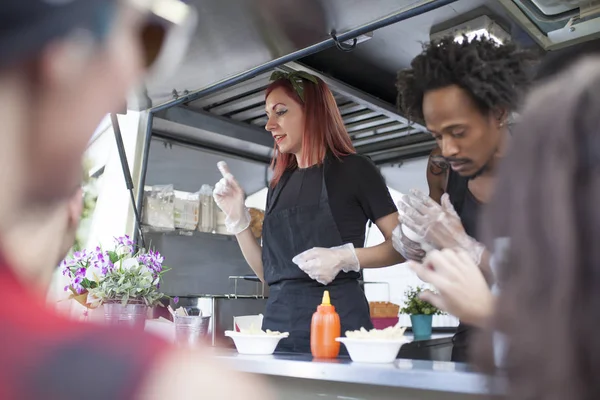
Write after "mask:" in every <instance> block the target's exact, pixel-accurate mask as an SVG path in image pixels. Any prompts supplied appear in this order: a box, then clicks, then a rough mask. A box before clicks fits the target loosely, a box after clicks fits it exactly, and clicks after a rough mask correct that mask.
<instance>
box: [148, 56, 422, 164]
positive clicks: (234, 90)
mask: <svg viewBox="0 0 600 400" xmlns="http://www.w3.org/2000/svg"><path fill="white" fill-rule="evenodd" d="M279 69H281V70H284V71H306V72H309V73H311V74H313V75H316V76H319V77H320V78H321V79H323V80H324V81H325V82H326V83H327V84H328V86H329V87H330V88H331V90H332V92H333V94H334V97H335V98H336V100H337V102H338V103H339V104H342V105H341V106H340V111H341V112H342V113H343V120H344V124H345V125H346V130H347V131H348V132H349V134H350V136H351V137H352V138H353V139H354V141H355V145H356V147H357V150H358V151H359V152H361V153H364V154H367V155H371V153H373V154H377V155H378V157H380V158H381V159H387V157H384V155H382V152H383V153H385V150H386V148H388V147H389V150H390V151H393V152H394V159H396V158H397V154H396V153H397V150H398V147H399V146H400V145H402V144H406V145H412V144H414V143H416V142H427V146H429V142H431V136H430V135H429V134H428V133H425V134H424V132H426V130H425V128H423V127H422V126H420V125H417V124H413V125H409V124H408V121H407V120H406V118H404V117H403V116H402V115H400V114H399V113H398V112H397V111H396V109H395V107H394V106H392V105H391V104H388V103H386V102H384V101H382V100H380V99H377V98H375V97H373V96H370V95H369V94H367V93H364V92H361V91H359V90H357V89H355V88H352V87H350V86H348V85H346V84H344V83H343V82H340V81H337V80H335V79H332V78H331V77H328V76H326V75H324V74H322V73H320V72H319V71H316V70H313V69H311V68H309V67H306V66H304V65H302V64H299V63H295V62H294V63H288V64H285V65H283V66H282V67H281V68H279ZM269 77H270V71H269V72H268V73H264V74H262V75H260V77H256V78H253V79H252V80H250V81H249V82H242V83H240V84H238V85H235V86H233V87H230V88H226V89H223V90H221V91H218V92H216V93H213V94H212V95H211V96H209V97H210V98H209V99H205V98H200V99H198V100H195V101H192V102H190V103H189V104H188V105H187V106H185V107H183V106H178V107H172V108H167V109H166V110H164V111H160V112H158V115H157V116H158V117H159V118H161V120H160V121H159V122H158V126H159V127H160V126H161V125H164V124H166V123H175V124H178V125H185V126H188V127H192V128H194V129H196V130H197V131H194V132H195V133H194V134H193V135H191V133H190V132H188V134H187V136H186V140H192V141H197V142H203V143H204V145H209V146H211V148H218V147H219V146H221V147H227V146H230V145H233V144H235V143H238V142H236V141H240V140H243V141H246V142H248V143H250V144H251V145H252V146H253V147H246V148H245V150H244V151H245V153H246V154H249V153H252V155H253V157H256V158H262V159H266V158H265V155H266V154H267V152H268V151H271V150H272V147H273V139H272V137H271V135H270V134H269V133H268V132H267V131H266V130H265V129H264V125H265V124H266V122H267V119H266V117H265V110H264V107H265V102H264V88H265V87H266V86H267V85H268V84H269ZM257 88H260V90H257ZM163 130H164V127H163ZM205 132H212V133H213V135H214V134H215V133H217V134H219V133H220V134H222V135H223V136H224V137H225V140H226V141H229V142H227V146H225V142H223V143H222V144H221V145H219V144H218V143H217V142H215V141H214V140H213V137H212V136H210V135H206V134H205ZM173 133H174V132H173V131H171V132H170V134H171V135H173ZM171 137H172V136H171ZM207 140H209V142H210V143H208V144H207V143H206V141H207ZM232 140H234V141H233V142H232ZM248 143H247V144H248ZM215 146H217V147H215ZM418 150H419V151H420V148H419V149H418ZM223 151H225V152H231V151H232V150H228V149H227V148H223ZM233 151H234V152H235V153H236V154H239V151H237V150H236V149H234V150H233ZM419 154H420V153H419Z"/></svg>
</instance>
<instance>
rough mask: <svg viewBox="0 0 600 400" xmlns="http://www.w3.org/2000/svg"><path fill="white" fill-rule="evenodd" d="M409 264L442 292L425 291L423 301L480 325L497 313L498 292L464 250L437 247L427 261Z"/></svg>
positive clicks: (421, 296) (421, 277)
mask: <svg viewBox="0 0 600 400" xmlns="http://www.w3.org/2000/svg"><path fill="white" fill-rule="evenodd" d="M409 266H410V268H411V269H412V270H413V271H414V272H416V274H417V276H418V277H419V279H421V280H422V281H424V282H427V283H429V284H431V285H432V286H433V287H434V288H435V290H436V291H437V292H438V293H433V292H431V291H425V292H422V293H421V295H420V298H421V299H422V300H425V301H426V302H428V303H431V304H432V305H434V306H436V307H437V308H439V309H440V310H443V311H446V312H448V313H449V314H452V315H454V316H456V317H458V318H459V319H460V320H461V321H463V322H466V323H468V324H472V325H476V326H482V325H483V324H484V323H485V321H486V319H487V318H488V317H490V316H491V315H492V314H493V311H494V295H493V294H492V291H491V290H490V288H489V287H488V284H487V283H486V280H485V278H484V276H483V274H482V273H481V270H480V269H479V267H478V266H477V265H476V264H475V263H474V262H473V260H472V259H471V256H470V255H469V254H468V253H467V252H465V251H464V250H462V249H444V250H441V251H440V250H433V251H431V252H429V253H427V256H426V257H425V259H424V260H423V263H417V262H411V263H410V264H409Z"/></svg>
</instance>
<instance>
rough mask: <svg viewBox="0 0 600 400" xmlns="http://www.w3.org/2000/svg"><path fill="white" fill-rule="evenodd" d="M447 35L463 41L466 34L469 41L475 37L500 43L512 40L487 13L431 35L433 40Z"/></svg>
mask: <svg viewBox="0 0 600 400" xmlns="http://www.w3.org/2000/svg"><path fill="white" fill-rule="evenodd" d="M446 36H454V40H455V41H456V42H458V43H462V41H463V40H464V38H465V36H466V38H467V40H468V41H471V40H473V39H475V38H479V37H486V38H488V39H492V40H494V41H495V42H496V43H498V44H503V43H506V42H507V41H510V35H509V34H508V32H506V31H505V30H504V29H502V28H501V27H500V25H498V24H497V23H496V22H494V21H493V20H492V19H491V18H490V17H488V16H487V15H482V16H480V17H477V18H475V19H472V20H470V21H468V22H465V23H462V24H460V25H457V26H455V27H452V28H449V29H444V30H443V31H439V32H435V33H432V34H430V35H429V37H430V39H431V40H432V41H434V40H439V39H441V38H443V37H446Z"/></svg>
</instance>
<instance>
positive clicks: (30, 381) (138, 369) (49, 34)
mask: <svg viewBox="0 0 600 400" xmlns="http://www.w3.org/2000/svg"><path fill="white" fill-rule="evenodd" d="M148 4H149V3H148V2H140V1H117V0H73V1H49V0H45V1H42V0H4V1H3V2H2V6H3V7H2V9H1V10H0V88H2V89H1V90H0V120H1V121H2V124H3V127H2V128H3V129H2V134H1V135H0V187H1V188H2V191H1V195H0V324H1V326H2V328H1V329H0V342H1V343H3V350H2V353H1V355H0V398H2V399H40V398H48V399H84V398H85V399H146V398H151V399H153V398H156V399H161V398H178V399H179V398H197V397H198V394H199V393H201V395H202V397H203V398H207V399H216V398H219V399H220V398H235V397H238V396H239V394H240V393H243V394H244V397H245V398H250V399H256V398H259V397H258V396H260V399H264V398H269V395H268V393H267V392H266V390H265V388H264V387H263V386H262V385H260V382H257V381H255V380H249V379H248V378H247V377H246V376H245V375H241V376H240V375H237V374H234V373H232V372H229V371H227V370H226V369H224V368H223V367H222V366H219V365H218V364H217V363H216V362H215V361H214V360H210V359H208V358H207V357H206V355H203V353H202V352H201V351H199V350H194V351H191V350H187V351H180V350H174V349H171V347H170V346H168V345H167V344H166V343H164V342H163V341H161V340H159V339H158V338H155V337H152V336H147V335H145V334H142V333H139V332H134V331H130V330H126V329H117V328H109V327H101V326H94V325H91V324H80V323H76V322H73V321H70V320H68V319H64V318H61V317H59V316H58V315H56V314H55V313H54V312H53V311H52V310H50V309H49V308H47V306H46V304H45V302H44V296H43V287H44V286H45V285H47V283H48V278H49V277H50V275H51V270H52V269H53V268H54V267H55V265H54V264H55V262H56V261H57V260H56V258H57V257H59V256H60V254H59V253H60V252H62V251H63V250H64V248H61V246H63V245H64V243H63V240H62V239H63V238H65V236H64V233H65V232H66V230H68V229H69V226H70V225H71V224H72V223H73V221H72V220H71V219H72V214H77V209H76V208H73V209H72V210H71V211H69V210H70V209H71V206H70V205H69V204H68V200H69V198H70V197H71V196H74V195H73V188H75V187H77V184H78V183H79V180H80V177H81V158H82V154H83V151H84V149H85V148H86V145H87V143H88V141H89V138H90V136H91V134H92V133H93V131H94V129H95V127H96V125H97V124H98V123H99V121H100V120H101V118H102V117H103V116H104V115H105V114H106V113H108V112H115V111H118V110H119V109H120V108H121V106H122V103H123V99H124V98H125V97H126V95H127V94H128V90H129V89H131V88H132V86H133V85H135V84H136V83H138V80H139V78H140V77H141V76H142V74H143V73H144V72H145V69H146V65H147V64H148V63H147V62H148V61H150V59H151V57H150V56H151V55H152V54H151V53H149V52H151V51H153V50H156V47H144V46H143V44H145V41H144V40H142V38H144V39H148V36H151V37H154V38H155V39H156V38H157V37H160V36H161V35H160V34H159V35H158V36H157V35H156V33H157V32H158V31H157V30H156V29H153V28H151V21H152V23H154V22H155V21H159V19H158V16H157V14H156V11H155V12H154V13H151V12H150V11H149V10H146V9H143V8H144V7H145V6H146V5H148ZM169 7H170V10H171V11H173V10H174V9H177V7H179V11H182V10H183V9H182V8H181V7H187V6H186V5H185V4H183V3H179V2H177V1H175V0H174V1H172V2H171V3H170V4H169ZM170 15H181V14H177V13H175V14H174V13H171V14H170ZM154 17H157V19H154ZM150 18H153V19H150ZM154 28H156V25H154ZM165 37H166V38H168V37H169V36H168V35H166V36H165ZM153 43H155V42H153ZM144 50H147V51H146V52H144ZM145 61H146V63H145ZM83 96H85V98H84V99H82V97H83ZM34 219H37V222H38V223H39V225H40V229H42V232H38V233H35V234H34V235H35V236H32V237H31V241H30V243H29V246H31V248H30V249H23V248H22V246H23V244H22V241H23V240H27V234H24V233H23V232H29V230H30V229H31V227H32V225H34V222H33V220H34ZM44 231H45V232H48V233H47V235H48V237H45V235H46V234H45V233H43V232H44ZM54 232H55V233H56V234H55V235H52V233H54ZM61 232H62V233H61ZM59 239H60V240H59ZM17 246H20V247H19V248H17ZM40 248H43V249H44V250H45V251H47V256H48V258H47V260H45V261H42V260H39V259H38V257H39V258H42V257H43V255H42V254H40V255H38V256H34V254H35V251H37V250H39V249H40ZM28 252H32V254H29V253H28ZM19 253H22V254H21V255H19ZM231 381H235V382H236V385H231V384H230V382H231Z"/></svg>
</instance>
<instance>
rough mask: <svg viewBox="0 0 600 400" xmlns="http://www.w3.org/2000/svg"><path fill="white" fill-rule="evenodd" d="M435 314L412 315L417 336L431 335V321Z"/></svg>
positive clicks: (414, 331) (411, 320)
mask: <svg viewBox="0 0 600 400" xmlns="http://www.w3.org/2000/svg"><path fill="white" fill-rule="evenodd" d="M432 320H433V315H424V314H419V315H411V316H410V322H411V324H412V331H413V335H414V336H415V338H419V337H429V336H431V323H432Z"/></svg>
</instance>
